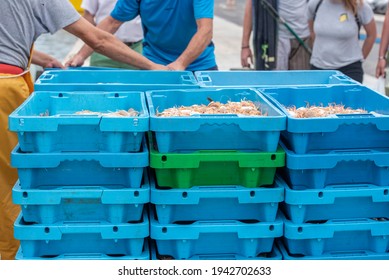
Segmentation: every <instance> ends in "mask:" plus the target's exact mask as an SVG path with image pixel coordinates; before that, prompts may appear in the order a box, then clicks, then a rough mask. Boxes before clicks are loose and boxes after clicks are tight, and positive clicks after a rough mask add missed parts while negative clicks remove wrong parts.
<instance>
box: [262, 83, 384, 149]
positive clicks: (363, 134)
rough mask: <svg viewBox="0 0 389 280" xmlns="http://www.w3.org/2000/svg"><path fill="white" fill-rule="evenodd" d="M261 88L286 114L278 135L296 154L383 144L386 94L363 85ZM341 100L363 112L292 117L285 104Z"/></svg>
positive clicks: (314, 103) (323, 103) (298, 105)
mask: <svg viewBox="0 0 389 280" xmlns="http://www.w3.org/2000/svg"><path fill="white" fill-rule="evenodd" d="M262 92H263V93H264V94H265V95H266V96H267V97H268V98H269V100H271V101H272V102H273V103H274V104H275V105H276V106H277V107H278V108H279V109H280V110H281V111H282V112H283V113H284V114H285V115H286V116H287V125H286V130H285V131H283V132H282V134H281V138H282V139H283V141H285V144H287V145H288V147H289V148H290V149H291V150H292V151H294V152H295V153H298V154H305V153H315V152H325V151H332V150H345V149H376V148H387V147H388V143H389V98H387V97H385V96H383V95H381V94H379V93H377V92H376V91H373V90H371V89H369V88H368V87H365V86H363V85H344V86H339V85H334V86H327V87H325V86H322V87H304V88H301V87H300V88H297V87H295V88H272V89H263V90H262ZM330 103H331V104H342V105H344V106H345V107H350V108H353V109H364V110H366V111H367V112H369V113H366V114H345V115H332V116H329V117H323V118H304V119H302V118H295V117H292V115H291V114H290V113H289V112H288V111H287V109H286V107H290V106H295V107H297V108H298V107H305V106H307V104H308V105H316V106H328V105H329V104H330Z"/></svg>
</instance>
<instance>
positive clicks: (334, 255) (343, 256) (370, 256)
mask: <svg viewBox="0 0 389 280" xmlns="http://www.w3.org/2000/svg"><path fill="white" fill-rule="evenodd" d="M276 244H277V247H278V248H279V250H280V252H281V255H282V259H283V260H294V261H297V260H302V261H307V260H389V253H373V252H369V251H364V250H361V251H352V252H328V253H325V254H323V255H320V256H304V255H302V254H291V253H289V252H288V249H287V248H286V247H285V245H284V244H283V242H282V240H277V241H276Z"/></svg>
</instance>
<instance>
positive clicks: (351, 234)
mask: <svg viewBox="0 0 389 280" xmlns="http://www.w3.org/2000/svg"><path fill="white" fill-rule="evenodd" d="M283 220H284V236H283V238H282V240H283V242H284V244H285V247H286V248H287V249H288V251H289V253H291V254H301V255H304V256H323V255H327V254H336V253H341V254H347V255H352V254H354V253H360V252H367V253H373V254H383V253H386V252H387V251H388V249H389V238H388V236H389V220H388V219H384V218H381V217H377V218H375V219H371V218H360V219H333V220H326V221H316V222H314V223H301V224H296V223H292V222H291V221H289V220H287V219H286V218H285V217H284V218H283Z"/></svg>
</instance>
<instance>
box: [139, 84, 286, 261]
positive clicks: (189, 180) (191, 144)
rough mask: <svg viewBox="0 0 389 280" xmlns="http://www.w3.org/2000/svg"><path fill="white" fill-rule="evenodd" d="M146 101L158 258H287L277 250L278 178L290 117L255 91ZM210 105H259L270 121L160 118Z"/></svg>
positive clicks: (160, 94)
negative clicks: (181, 109)
mask: <svg viewBox="0 0 389 280" xmlns="http://www.w3.org/2000/svg"><path fill="white" fill-rule="evenodd" d="M146 97H147V101H148V107H149V113H150V131H151V133H150V134H149V135H150V139H149V140H150V167H151V169H152V170H151V171H152V174H155V175H153V176H151V179H150V182H151V208H152V211H151V212H150V237H151V240H152V243H153V246H154V247H152V258H155V259H187V260H188V259H203V260H206V259H242V260H243V259H281V255H280V253H279V251H278V250H277V249H276V248H275V246H273V243H274V240H275V239H276V238H278V237H280V236H282V233H283V232H282V231H283V229H282V227H283V224H282V221H281V220H280V219H279V218H278V217H277V211H278V204H279V202H281V201H283V194H284V188H283V186H282V185H280V184H279V182H278V181H275V180H274V176H275V170H276V168H277V167H283V166H284V164H285V162H284V155H285V154H284V152H283V151H282V150H280V149H278V142H279V137H280V132H281V131H282V130H284V129H285V116H284V115H283V114H282V113H281V112H280V111H279V110H278V109H276V108H275V107H274V106H273V105H272V104H270V102H268V101H267V100H266V99H265V98H264V97H263V96H262V95H261V94H259V93H258V92H257V91H255V90H252V89H211V90H208V89H205V90H169V91H167V90H166V91H150V92H146ZM209 100H213V101H219V102H221V103H227V101H235V102H237V101H241V100H251V101H253V102H255V103H256V105H257V106H259V107H261V108H262V109H263V111H264V112H265V113H266V116H260V117H259V116H237V115H192V116H188V117H176V116H172V117H161V116H158V112H159V113H161V112H162V111H163V110H165V109H167V108H172V107H179V106H191V105H195V104H197V105H200V104H205V105H206V104H208V103H209V102H210V101H209ZM264 157H266V160H265V159H264ZM231 170H232V171H231ZM229 173H232V174H229ZM269 174H270V175H269ZM240 178H244V179H242V180H240ZM239 183H240V184H239ZM244 185H245V186H244Z"/></svg>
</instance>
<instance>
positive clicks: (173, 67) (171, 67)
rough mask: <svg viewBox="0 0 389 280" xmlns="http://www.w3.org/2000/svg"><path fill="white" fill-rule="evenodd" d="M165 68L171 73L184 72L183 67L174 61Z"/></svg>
mask: <svg viewBox="0 0 389 280" xmlns="http://www.w3.org/2000/svg"><path fill="white" fill-rule="evenodd" d="M167 68H168V69H169V70H171V71H179V70H185V66H183V65H181V64H180V63H178V62H176V61H173V62H172V63H170V64H168V65H167Z"/></svg>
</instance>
